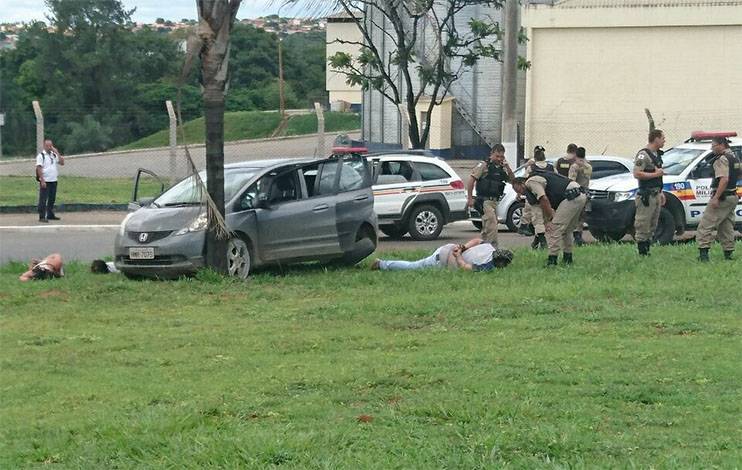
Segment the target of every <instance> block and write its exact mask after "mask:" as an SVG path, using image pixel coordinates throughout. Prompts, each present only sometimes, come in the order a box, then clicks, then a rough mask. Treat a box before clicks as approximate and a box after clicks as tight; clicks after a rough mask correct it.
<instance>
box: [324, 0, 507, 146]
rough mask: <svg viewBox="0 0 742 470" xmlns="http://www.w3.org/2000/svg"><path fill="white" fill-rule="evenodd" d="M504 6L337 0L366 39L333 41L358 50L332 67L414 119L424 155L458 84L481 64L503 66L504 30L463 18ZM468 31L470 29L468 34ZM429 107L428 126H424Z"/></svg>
mask: <svg viewBox="0 0 742 470" xmlns="http://www.w3.org/2000/svg"><path fill="white" fill-rule="evenodd" d="M504 1H505V0H337V3H338V4H339V5H340V6H341V7H342V9H343V11H344V12H345V13H346V14H347V15H349V16H350V17H351V18H352V20H353V21H354V22H355V24H356V25H357V26H358V29H359V30H360V32H361V35H362V39H361V40H360V41H352V40H347V39H336V40H334V42H336V43H339V44H346V45H352V46H356V47H358V50H359V53H358V54H350V53H348V52H342V51H341V52H337V53H336V54H335V55H333V56H331V57H329V58H328V62H329V64H330V66H331V67H332V68H333V69H335V70H337V71H338V72H340V73H343V74H344V75H345V76H346V81H347V83H348V84H350V85H357V86H360V87H361V88H362V89H363V90H376V91H377V92H379V93H381V94H382V95H383V96H384V97H385V98H386V99H388V100H389V101H391V102H393V103H394V104H395V105H403V106H404V108H405V109H406V110H407V114H408V115H409V118H410V122H409V136H410V143H411V145H412V146H413V147H414V148H422V147H423V146H424V143H425V141H426V140H427V138H428V133H429V130H430V118H431V116H432V110H433V107H434V106H436V105H439V104H440V103H441V102H442V100H443V99H444V98H445V97H446V95H447V94H448V92H449V90H450V88H451V85H452V84H453V83H454V82H455V81H456V80H458V79H459V77H461V75H462V74H463V73H465V72H467V71H468V70H470V69H471V67H473V66H474V65H475V64H476V63H477V62H478V61H479V60H481V59H483V58H491V59H495V60H501V55H502V51H501V49H500V43H501V40H502V37H503V31H502V30H501V29H500V26H499V24H498V23H497V22H495V21H494V20H493V19H492V18H491V17H488V16H483V17H479V18H466V21H462V18H461V16H462V15H464V14H466V13H467V9H468V8H469V7H473V6H477V5H478V6H481V7H483V8H485V9H486V8H491V9H492V8H494V9H500V8H502V6H503V5H504ZM462 24H466V27H463V28H462V27H461V25H462ZM421 100H424V101H423V102H426V103H427V109H426V110H427V113H426V116H427V118H426V122H425V123H424V125H423V126H422V129H423V132H422V134H421V133H420V127H421V126H420V125H419V123H418V119H417V112H416V111H417V107H418V104H419V103H420V102H421Z"/></svg>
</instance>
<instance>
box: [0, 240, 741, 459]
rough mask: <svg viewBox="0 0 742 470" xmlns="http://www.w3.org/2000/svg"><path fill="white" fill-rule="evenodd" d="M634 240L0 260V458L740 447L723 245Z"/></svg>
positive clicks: (489, 454) (594, 455)
mask: <svg viewBox="0 0 742 470" xmlns="http://www.w3.org/2000/svg"><path fill="white" fill-rule="evenodd" d="M737 249H738V253H739V252H740V251H742V244H738V245H737ZM421 254H423V253H421V252H416V253H404V254H403V256H405V257H406V258H409V259H414V258H415V257H417V256H418V255H421ZM652 255H653V256H652V257H651V258H650V259H645V260H639V259H637V256H636V253H635V248H634V247H632V246H627V245H610V246H590V247H584V248H579V249H578V250H577V252H576V253H575V262H576V264H575V265H574V266H572V267H570V268H563V267H559V268H556V269H552V270H546V269H544V268H543V263H544V261H545V260H544V258H545V255H544V254H543V253H532V252H529V251H525V250H519V251H516V259H515V261H514V263H513V265H512V266H511V267H509V268H508V269H506V270H502V271H498V272H495V273H491V274H487V273H467V272H446V271H435V270H429V271H419V272H371V271H368V270H367V264H368V263H366V266H363V267H359V268H357V269H344V270H340V269H338V270H323V269H321V268H318V267H312V266H309V267H304V268H293V269H289V270H287V271H285V272H284V273H283V274H281V273H275V272H269V273H258V274H256V275H254V276H253V277H251V279H250V280H248V281H247V282H237V281H231V280H225V279H223V278H221V277H219V276H216V275H214V274H210V273H208V272H207V273H202V274H201V275H200V276H199V277H198V278H195V279H184V280H179V281H175V282H153V281H145V282H135V281H128V280H127V279H125V278H124V277H122V276H120V275H108V276H93V275H89V274H87V273H86V269H87V266H83V265H80V264H74V263H70V265H69V269H68V276H67V277H66V278H64V279H59V280H53V281H40V282H31V283H25V284H24V283H20V282H18V281H17V280H16V279H17V276H18V275H19V274H20V272H21V271H22V270H23V267H22V266H21V265H20V264H18V263H14V264H10V265H6V266H3V267H2V268H0V307H1V308H0V311H1V312H2V313H1V314H0V367H1V371H2V385H1V386H0V422H2V426H1V427H0V448H2V452H0V467H1V468H14V469H18V468H38V467H42V466H44V464H51V463H54V466H53V468H148V469H159V468H191V469H202V468H256V469H257V468H260V469H262V468H279V467H280V468H288V469H306V468H323V469H325V468H326V469H330V468H332V469H356V468H363V469H395V468H399V469H439V468H449V469H454V468H455V469H479V468H481V469H484V468H488V469H489V468H498V469H499V468H504V469H529V470H530V469H626V468H637V469H650V468H652V469H714V468H716V469H734V468H739V467H740V465H741V463H742V439H741V437H740V433H739V417H740V416H741V413H742V409H741V408H742V389H741V387H740V384H741V383H742V369H741V368H740V363H741V360H742V353H741V351H742V342H741V341H740V338H741V333H742V321H741V319H740V310H739V300H740V299H739V295H738V284H739V282H738V280H739V274H740V263H742V261H737V262H736V263H729V262H723V261H721V260H720V258H721V254H720V252H719V251H718V247H715V248H714V252H713V256H714V258H715V259H714V261H713V262H712V263H710V264H706V265H701V264H699V263H698V262H696V261H694V257H695V256H696V250H695V246H693V245H684V246H670V247H657V248H655V249H653V250H652Z"/></svg>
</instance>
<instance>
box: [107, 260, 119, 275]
mask: <svg viewBox="0 0 742 470" xmlns="http://www.w3.org/2000/svg"><path fill="white" fill-rule="evenodd" d="M106 267H107V268H108V272H109V273H117V272H119V270H118V269H116V265H115V264H114V263H113V261H107V262H106Z"/></svg>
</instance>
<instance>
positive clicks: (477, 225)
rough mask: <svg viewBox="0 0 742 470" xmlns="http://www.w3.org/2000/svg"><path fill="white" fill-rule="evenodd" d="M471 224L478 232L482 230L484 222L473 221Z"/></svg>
mask: <svg viewBox="0 0 742 470" xmlns="http://www.w3.org/2000/svg"><path fill="white" fill-rule="evenodd" d="M471 224H472V225H473V226H475V227H476V228H477V230H482V221H480V220H472V221H471Z"/></svg>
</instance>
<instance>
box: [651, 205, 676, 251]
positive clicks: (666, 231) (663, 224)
mask: <svg viewBox="0 0 742 470" xmlns="http://www.w3.org/2000/svg"><path fill="white" fill-rule="evenodd" d="M674 235H675V218H674V217H673V216H672V212H670V211H669V210H667V209H665V208H664V207H663V208H661V209H660V218H659V221H658V222H657V228H656V229H655V231H654V240H656V241H657V242H658V243H659V244H660V245H667V244H669V243H672V239H673V236H674Z"/></svg>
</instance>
